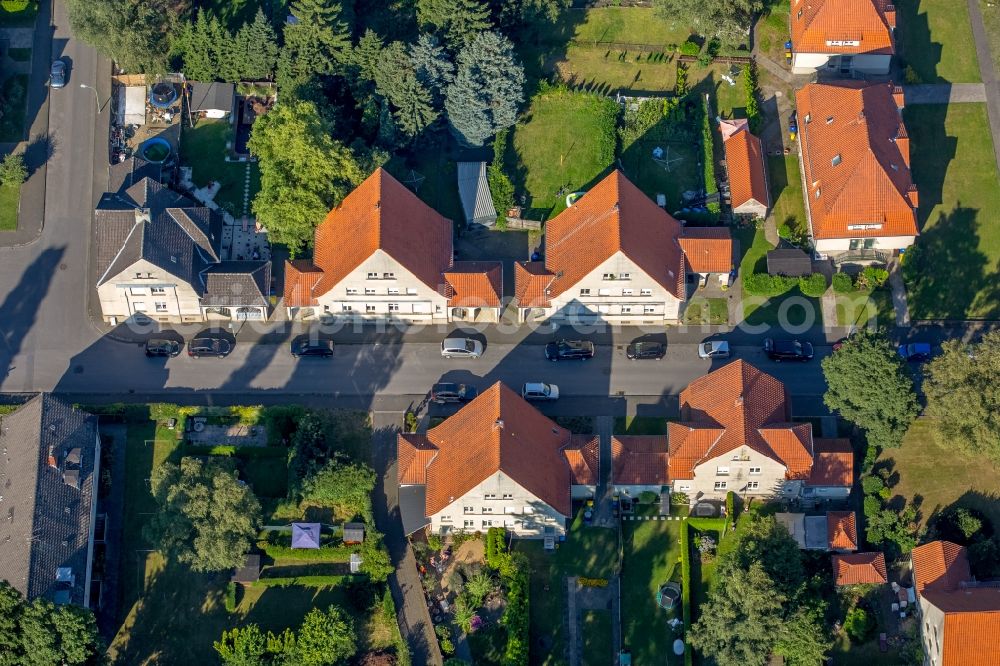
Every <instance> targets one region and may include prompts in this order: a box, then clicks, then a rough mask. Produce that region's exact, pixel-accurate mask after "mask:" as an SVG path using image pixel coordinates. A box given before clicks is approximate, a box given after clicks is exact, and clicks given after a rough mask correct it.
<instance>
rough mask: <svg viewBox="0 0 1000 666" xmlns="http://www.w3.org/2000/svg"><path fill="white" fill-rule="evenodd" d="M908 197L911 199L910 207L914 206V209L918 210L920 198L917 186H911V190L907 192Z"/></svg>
mask: <svg viewBox="0 0 1000 666" xmlns="http://www.w3.org/2000/svg"><path fill="white" fill-rule="evenodd" d="M906 196H907V197H909V199H910V205H912V206H913V207H914V208H917V207H919V206H920V197H919V196H917V186H916V185H910V189H909V190H907V191H906Z"/></svg>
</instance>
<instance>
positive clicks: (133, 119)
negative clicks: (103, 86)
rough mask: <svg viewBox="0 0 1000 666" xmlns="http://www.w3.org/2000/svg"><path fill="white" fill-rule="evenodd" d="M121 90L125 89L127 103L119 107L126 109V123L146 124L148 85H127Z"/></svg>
mask: <svg viewBox="0 0 1000 666" xmlns="http://www.w3.org/2000/svg"><path fill="white" fill-rule="evenodd" d="M119 90H122V91H124V92H123V93H122V94H123V95H124V97H125V100H124V101H125V103H124V105H122V106H121V107H119V108H124V109H125V124H126V125H145V124H146V86H126V87H124V88H120V89H119Z"/></svg>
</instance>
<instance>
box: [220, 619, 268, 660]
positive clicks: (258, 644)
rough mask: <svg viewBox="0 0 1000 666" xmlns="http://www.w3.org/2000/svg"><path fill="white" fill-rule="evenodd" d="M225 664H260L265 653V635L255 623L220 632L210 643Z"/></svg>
mask: <svg viewBox="0 0 1000 666" xmlns="http://www.w3.org/2000/svg"><path fill="white" fill-rule="evenodd" d="M212 647H214V648H215V651H216V652H217V653H218V654H219V658H220V659H221V660H222V663H223V664H224V665H225V666H260V665H261V664H263V663H264V656H265V655H266V654H267V637H266V636H265V635H264V633H263V632H261V630H260V627H258V626H257V625H256V624H248V625H247V626H245V627H236V628H234V629H230V630H229V631H223V632H222V638H220V639H219V640H217V641H215V642H214V643H213V644H212Z"/></svg>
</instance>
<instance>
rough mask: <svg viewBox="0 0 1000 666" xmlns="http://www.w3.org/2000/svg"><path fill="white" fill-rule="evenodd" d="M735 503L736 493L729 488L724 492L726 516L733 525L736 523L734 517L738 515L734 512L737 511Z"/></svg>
mask: <svg viewBox="0 0 1000 666" xmlns="http://www.w3.org/2000/svg"><path fill="white" fill-rule="evenodd" d="M736 504H737V499H736V493H734V492H733V491H732V490H730V491H729V492H728V493H726V518H728V519H729V522H731V523H732V524H734V525H735V524H736V519H737V518H738V517H739V516H738V515H737V513H736V511H737V508H736Z"/></svg>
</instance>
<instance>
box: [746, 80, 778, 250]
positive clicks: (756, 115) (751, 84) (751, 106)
mask: <svg viewBox="0 0 1000 666" xmlns="http://www.w3.org/2000/svg"><path fill="white" fill-rule="evenodd" d="M743 90H744V93H745V94H746V114H747V123H748V124H749V126H750V132H751V133H752V134H756V133H757V132H758V131H760V124H761V117H760V106H759V104H758V102H757V96H758V90H757V68H756V66H755V65H754V64H753V63H748V64H746V65H743ZM779 234H780V232H779Z"/></svg>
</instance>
